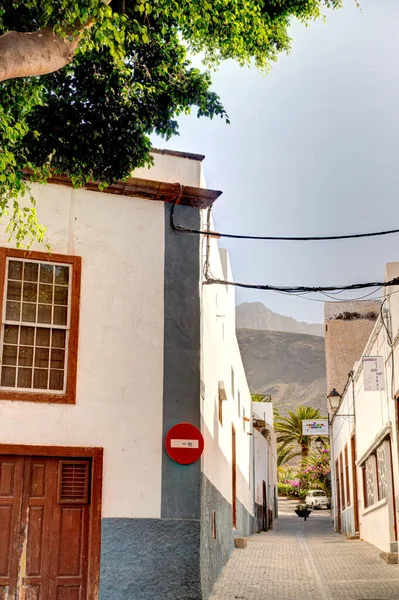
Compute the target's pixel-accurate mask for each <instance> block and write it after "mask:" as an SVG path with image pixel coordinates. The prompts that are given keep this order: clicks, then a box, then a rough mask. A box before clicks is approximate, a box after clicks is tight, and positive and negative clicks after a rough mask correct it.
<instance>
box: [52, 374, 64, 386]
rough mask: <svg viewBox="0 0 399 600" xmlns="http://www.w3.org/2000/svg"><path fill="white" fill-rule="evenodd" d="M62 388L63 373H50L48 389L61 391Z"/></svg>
mask: <svg viewBox="0 0 399 600" xmlns="http://www.w3.org/2000/svg"><path fill="white" fill-rule="evenodd" d="M63 387H64V371H50V389H51V390H62V389H63Z"/></svg>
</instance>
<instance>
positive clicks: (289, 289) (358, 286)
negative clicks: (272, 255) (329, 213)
mask: <svg viewBox="0 0 399 600" xmlns="http://www.w3.org/2000/svg"><path fill="white" fill-rule="evenodd" d="M204 283H205V284H208V285H211V284H219V285H231V286H234V287H240V288H247V289H252V290H266V291H271V292H283V293H285V294H297V293H298V292H319V293H323V292H333V291H336V290H342V291H348V290H363V289H366V288H371V287H377V288H383V287H389V286H392V285H399V277H394V279H391V280H390V281H370V282H368V283H352V284H350V285H337V286H317V287H312V286H305V285H302V286H278V285H263V284H255V283H241V282H237V281H226V280H224V279H207V280H206V281H205V282H204Z"/></svg>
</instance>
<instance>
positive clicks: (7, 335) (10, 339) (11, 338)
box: [4, 325, 19, 344]
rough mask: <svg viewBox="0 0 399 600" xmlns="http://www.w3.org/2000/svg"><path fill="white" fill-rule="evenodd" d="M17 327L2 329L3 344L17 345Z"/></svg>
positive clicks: (7, 326) (8, 326) (10, 326)
mask: <svg viewBox="0 0 399 600" xmlns="http://www.w3.org/2000/svg"><path fill="white" fill-rule="evenodd" d="M18 329H19V327H18V325H6V326H5V327H4V343H5V344H18Z"/></svg>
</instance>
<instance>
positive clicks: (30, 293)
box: [23, 282, 37, 302]
mask: <svg viewBox="0 0 399 600" xmlns="http://www.w3.org/2000/svg"><path fill="white" fill-rule="evenodd" d="M23 299H24V300H25V301H26V302H37V283H26V282H24V296H23Z"/></svg>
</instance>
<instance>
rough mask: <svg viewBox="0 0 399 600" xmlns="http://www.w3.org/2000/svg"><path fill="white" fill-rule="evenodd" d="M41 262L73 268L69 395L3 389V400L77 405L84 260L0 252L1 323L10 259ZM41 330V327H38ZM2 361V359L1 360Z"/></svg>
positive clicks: (53, 255) (68, 376)
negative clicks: (7, 263)
mask: <svg viewBox="0 0 399 600" xmlns="http://www.w3.org/2000/svg"><path fill="white" fill-rule="evenodd" d="M7 258H19V259H23V260H27V261H29V260H39V261H40V262H49V263H51V264H55V263H57V262H58V263H64V264H69V265H71V266H72V287H71V306H70V328H69V342H68V353H67V369H66V374H65V376H66V391H65V393H64V394H59V393H58V394H56V393H51V392H50V391H49V392H36V391H34V392H29V391H26V392H25V391H24V392H22V391H20V390H18V391H15V392H12V391H9V390H2V389H0V400H11V401H13V400H14V401H23V402H47V403H49V404H76V378H77V365H78V337H79V309H80V279H81V271H82V261H81V258H80V256H71V255H67V254H48V253H47V252H29V251H27V250H18V249H16V248H0V323H1V325H3V299H4V290H5V276H6V259H7ZM35 326H37V324H36V325H35ZM0 358H1V357H0Z"/></svg>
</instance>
